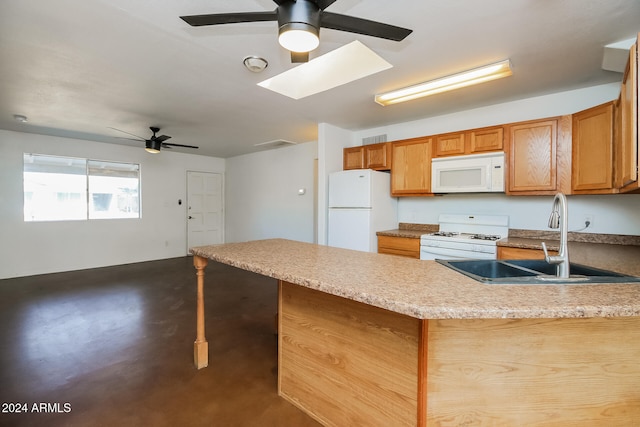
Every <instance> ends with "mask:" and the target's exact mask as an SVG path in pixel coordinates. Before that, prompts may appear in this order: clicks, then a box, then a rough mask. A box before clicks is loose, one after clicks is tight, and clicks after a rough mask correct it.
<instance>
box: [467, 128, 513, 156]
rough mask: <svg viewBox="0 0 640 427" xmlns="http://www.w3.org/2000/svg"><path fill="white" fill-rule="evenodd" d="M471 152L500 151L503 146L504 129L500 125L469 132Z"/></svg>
mask: <svg viewBox="0 0 640 427" xmlns="http://www.w3.org/2000/svg"><path fill="white" fill-rule="evenodd" d="M469 145H470V151H471V153H482V152H485V151H501V150H502V149H503V148H504V131H503V128H502V126H500V127H493V128H484V129H476V130H473V131H471V132H469Z"/></svg>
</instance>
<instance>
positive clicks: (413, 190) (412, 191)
mask: <svg viewBox="0 0 640 427" xmlns="http://www.w3.org/2000/svg"><path fill="white" fill-rule="evenodd" d="M431 144H432V140H431V138H412V139H406V140H402V141H396V142H394V143H392V146H391V195H392V196H430V195H433V194H432V193H431V151H432V146H431Z"/></svg>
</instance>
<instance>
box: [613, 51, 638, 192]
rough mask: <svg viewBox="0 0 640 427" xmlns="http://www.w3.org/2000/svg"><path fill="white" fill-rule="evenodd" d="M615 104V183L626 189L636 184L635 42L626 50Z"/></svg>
mask: <svg viewBox="0 0 640 427" xmlns="http://www.w3.org/2000/svg"><path fill="white" fill-rule="evenodd" d="M619 105H620V110H619V117H620V119H619V123H618V125H619V133H618V134H617V135H616V136H617V141H616V169H617V171H616V186H617V187H618V188H622V191H624V192H626V191H630V190H636V189H638V188H639V182H638V165H640V150H638V43H637V42H636V43H635V44H634V45H633V46H631V49H630V51H629V62H628V63H627V69H626V71H625V74H624V77H623V80H622V87H621V90H620V104H619Z"/></svg>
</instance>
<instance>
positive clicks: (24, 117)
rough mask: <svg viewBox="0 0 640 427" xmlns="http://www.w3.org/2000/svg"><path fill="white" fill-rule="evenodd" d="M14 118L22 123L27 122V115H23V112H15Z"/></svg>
mask: <svg viewBox="0 0 640 427" xmlns="http://www.w3.org/2000/svg"><path fill="white" fill-rule="evenodd" d="M13 119H14V120H15V121H16V122H20V123H26V122H27V116H23V115H22V114H14V115H13Z"/></svg>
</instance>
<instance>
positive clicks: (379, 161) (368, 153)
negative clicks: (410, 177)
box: [364, 142, 391, 170]
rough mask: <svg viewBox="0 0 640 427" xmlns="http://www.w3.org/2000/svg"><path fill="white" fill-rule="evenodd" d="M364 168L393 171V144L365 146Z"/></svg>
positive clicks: (384, 143)
mask: <svg viewBox="0 0 640 427" xmlns="http://www.w3.org/2000/svg"><path fill="white" fill-rule="evenodd" d="M364 167H365V168H367V169H375V170H389V169H391V143H388V142H383V143H380V144H371V145H365V146H364Z"/></svg>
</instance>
